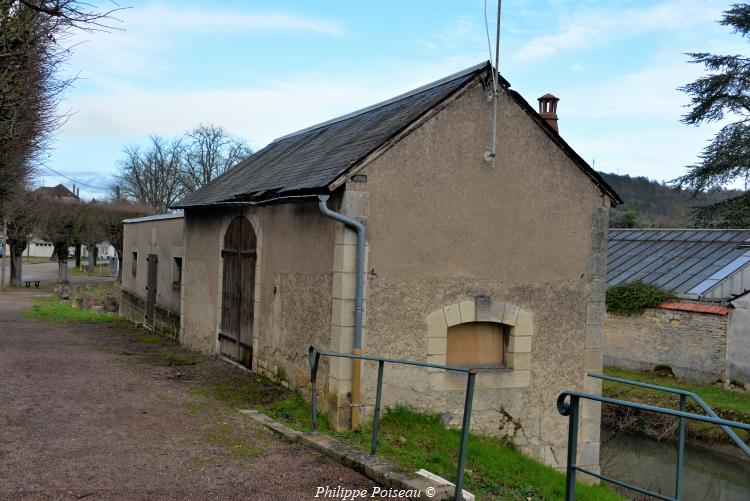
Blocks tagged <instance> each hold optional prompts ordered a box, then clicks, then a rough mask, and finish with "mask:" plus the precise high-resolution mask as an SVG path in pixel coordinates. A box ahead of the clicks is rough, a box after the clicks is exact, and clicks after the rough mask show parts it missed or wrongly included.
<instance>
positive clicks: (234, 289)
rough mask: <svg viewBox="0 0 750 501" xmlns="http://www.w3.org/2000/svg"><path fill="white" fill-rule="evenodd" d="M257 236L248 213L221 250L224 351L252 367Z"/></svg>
mask: <svg viewBox="0 0 750 501" xmlns="http://www.w3.org/2000/svg"><path fill="white" fill-rule="evenodd" d="M255 247H256V237H255V232H254V231H253V227H252V225H251V224H250V221H248V220H247V219H246V218H245V217H242V216H239V217H236V218H234V220H233V221H232V223H231V224H230V225H229V228H228V229H227V232H226V234H225V235H224V249H223V250H222V251H221V256H222V261H223V266H224V268H223V269H224V273H223V279H222V296H221V327H220V329H219V341H220V344H221V353H222V354H223V355H225V356H228V357H231V358H232V359H234V360H236V361H237V362H240V363H241V364H243V365H245V366H247V367H252V363H253V318H254V314H255V308H254V307H255V263H256V248H255Z"/></svg>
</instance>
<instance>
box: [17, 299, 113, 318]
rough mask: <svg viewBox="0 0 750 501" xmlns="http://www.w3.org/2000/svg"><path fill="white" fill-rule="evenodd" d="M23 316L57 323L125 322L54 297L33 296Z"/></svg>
mask: <svg viewBox="0 0 750 501" xmlns="http://www.w3.org/2000/svg"><path fill="white" fill-rule="evenodd" d="M21 315H22V316H23V317H24V318H29V319H32V320H39V321H41V322H57V323H96V322H105V323H113V324H127V321H126V320H124V319H122V318H120V317H116V316H113V315H105V314H104V313H99V312H94V311H89V310H81V309H76V308H73V307H72V306H71V305H70V303H69V302H67V301H62V300H60V299H57V298H55V297H35V298H33V303H32V306H31V308H29V309H27V310H25V311H23V312H22V313H21Z"/></svg>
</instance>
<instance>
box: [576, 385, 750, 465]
mask: <svg viewBox="0 0 750 501" xmlns="http://www.w3.org/2000/svg"><path fill="white" fill-rule="evenodd" d="M589 376H591V377H595V378H597V379H603V380H605V381H612V382H615V383H622V384H628V385H630V386H638V387H640V388H648V389H650V390H655V391H662V392H665V393H673V394H675V395H679V396H680V410H681V411H684V410H686V409H687V401H686V399H687V398H692V399H693V400H694V401H695V403H696V404H698V407H700V408H701V409H703V412H705V413H706V414H708V415H709V416H711V417H715V418H718V417H719V415H718V414H716V412H714V410H713V409H712V408H711V406H709V405H708V404H707V403H706V402H704V401H703V399H702V398H701V397H700V396H699V395H698V394H697V393H693V392H692V391H685V390H679V389H677V388H670V387H669V386H659V385H657V384H649V383H641V382H640V381H633V380H630V379H623V378H620V377H614V376H607V375H606V374H602V373H600V372H590V373H589ZM684 423H685V420H684V419H680V431H679V434H680V442H679V443H680V447H679V450H680V454H682V452H684V450H685V447H684V445H685V426H684ZM721 429H722V430H724V433H726V434H727V436H728V437H729V438H731V439H732V441H733V442H734V443H735V444H737V447H739V448H740V449H742V451H743V452H744V453H745V455H746V456H747V457H748V458H750V446H748V445H747V444H746V443H745V442H743V441H742V439H741V438H740V437H739V436H737V434H736V433H735V432H734V430H732V429H731V428H730V427H728V426H721Z"/></svg>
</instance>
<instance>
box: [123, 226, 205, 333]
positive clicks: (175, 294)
mask: <svg viewBox="0 0 750 501" xmlns="http://www.w3.org/2000/svg"><path fill="white" fill-rule="evenodd" d="M123 224H124V231H123V247H122V249H123V260H122V261H123V262H122V299H121V301H120V314H121V315H122V316H124V317H126V318H128V319H130V320H132V321H134V322H137V323H141V324H143V325H144V326H145V327H147V328H150V329H153V330H155V331H157V332H160V333H162V334H164V335H167V336H169V337H172V338H174V339H177V338H178V336H179V330H180V311H181V308H180V304H181V299H180V298H181V292H182V283H183V261H182V260H183V252H182V245H183V244H182V240H183V227H184V220H183V216H182V214H181V213H176V214H161V215H157V216H147V217H139V218H133V219H126V220H124V221H123ZM195 292H196V293H200V289H198V290H196V291H195Z"/></svg>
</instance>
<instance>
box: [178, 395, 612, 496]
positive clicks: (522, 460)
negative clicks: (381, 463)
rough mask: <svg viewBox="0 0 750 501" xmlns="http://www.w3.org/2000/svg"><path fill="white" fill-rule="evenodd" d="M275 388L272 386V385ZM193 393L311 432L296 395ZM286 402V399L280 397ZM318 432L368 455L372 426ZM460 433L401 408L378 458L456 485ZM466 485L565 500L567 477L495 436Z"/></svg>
mask: <svg viewBox="0 0 750 501" xmlns="http://www.w3.org/2000/svg"><path fill="white" fill-rule="evenodd" d="M271 385H272V383H271V382H270V381H269V382H268V386H271ZM193 392H194V394H196V395H198V396H201V397H204V398H207V399H217V400H220V401H222V402H224V403H225V404H228V405H230V406H232V407H235V408H255V409H258V410H260V411H262V412H264V413H266V414H267V415H268V416H270V417H271V418H273V419H275V420H276V421H279V422H282V423H284V424H286V425H287V426H290V427H291V428H294V429H296V430H299V431H310V406H309V405H308V404H307V402H305V400H304V399H303V398H302V397H301V396H300V395H298V394H297V393H288V392H287V393H285V395H279V391H278V390H274V391H271V392H270V393H265V394H264V390H263V389H262V388H258V387H253V386H250V385H241V383H239V382H238V383H227V382H223V383H218V384H214V385H212V386H203V387H194V388H193ZM279 397H282V398H279ZM319 431H321V432H322V433H326V434H328V435H331V436H334V437H336V438H337V439H339V440H342V441H344V442H346V443H348V444H350V445H353V446H355V447H358V448H360V449H362V450H365V451H369V448H370V436H371V435H370V433H371V431H372V429H371V424H369V423H368V424H366V425H364V426H363V427H362V428H361V429H360V430H359V431H356V432H352V431H348V432H343V433H341V432H336V431H334V430H332V429H331V427H330V426H329V425H328V422H327V420H326V418H325V416H320V417H319ZM459 443H460V430H456V429H449V428H446V427H445V426H443V424H442V422H441V420H440V416H439V415H438V414H432V413H423V412H418V411H414V410H411V409H408V408H406V407H397V408H393V409H388V410H386V411H385V412H384V413H383V415H382V417H381V421H380V433H379V441H378V455H379V456H382V457H385V458H388V459H390V460H391V461H393V462H394V463H395V464H397V465H398V466H400V467H401V468H402V469H403V470H404V471H409V472H414V471H416V470H418V469H420V468H425V469H427V470H429V471H432V472H434V473H436V474H438V475H441V476H443V477H445V478H447V479H449V480H451V481H455V473H456V465H457V461H458V447H459ZM465 486H466V489H468V490H469V491H471V492H473V493H475V494H478V495H479V496H482V497H483V498H485V499H487V498H489V499H513V500H524V501H525V500H527V499H529V498H530V499H535V500H536V499H541V500H550V499H564V498H565V476H564V475H563V474H561V473H559V472H558V471H556V470H554V469H553V468H550V467H548V466H545V465H543V464H542V463H540V462H539V461H537V460H535V459H533V458H531V457H529V456H527V455H526V454H524V453H523V452H521V451H519V450H518V449H516V447H515V446H513V445H512V444H509V443H507V442H504V441H502V440H500V439H497V438H493V437H484V436H479V435H475V434H472V435H471V438H470V441H469V447H468V451H467V466H466V473H465ZM577 497H578V499H581V500H597V501H598V500H601V501H607V500H622V499H623V498H622V497H620V496H619V495H618V494H616V493H615V492H614V491H613V490H611V489H610V488H609V487H606V486H601V485H597V486H591V485H585V484H579V486H578V489H577Z"/></svg>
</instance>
